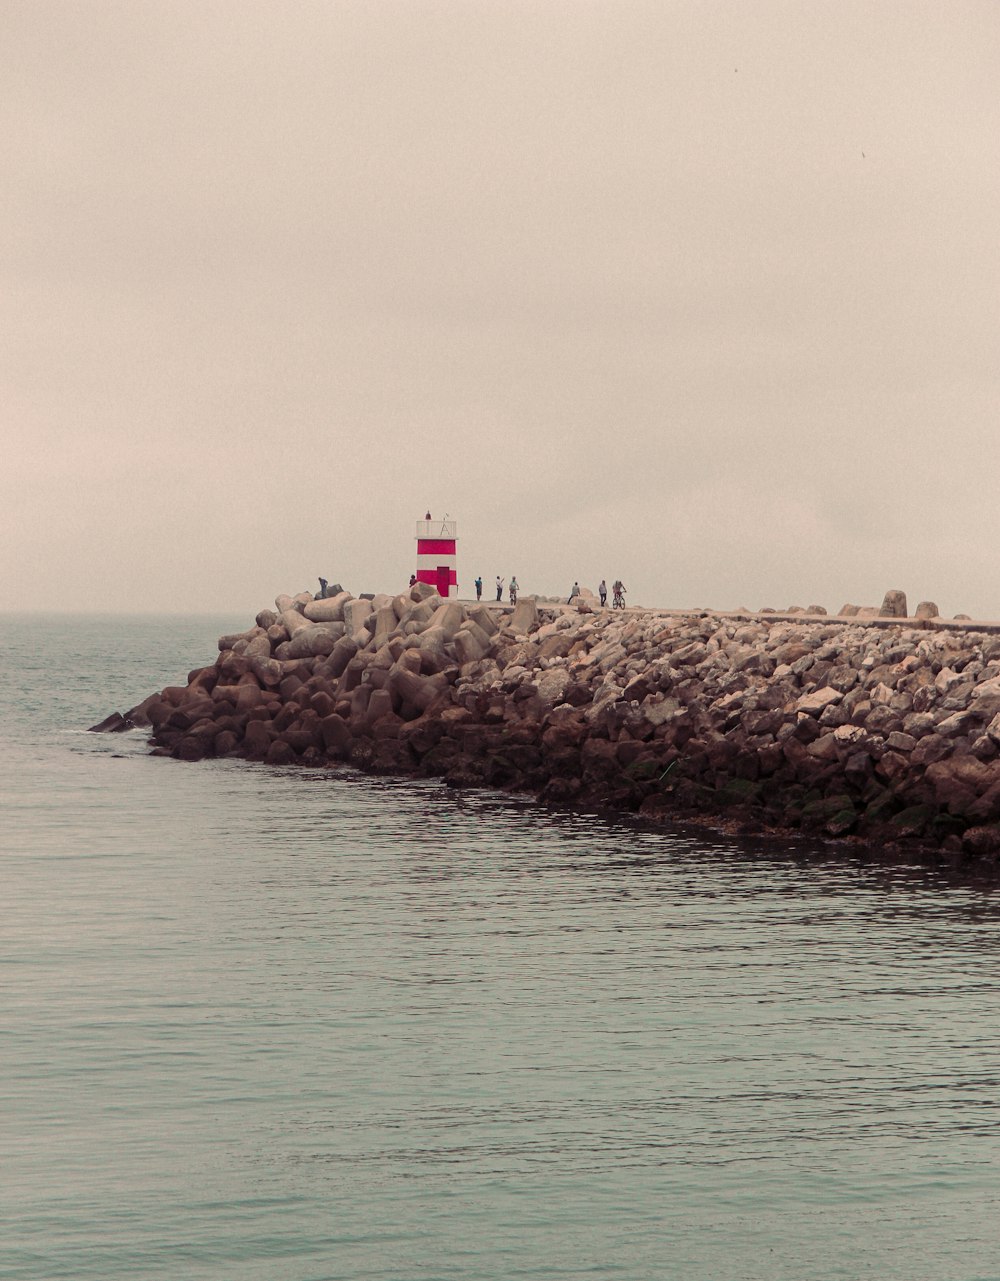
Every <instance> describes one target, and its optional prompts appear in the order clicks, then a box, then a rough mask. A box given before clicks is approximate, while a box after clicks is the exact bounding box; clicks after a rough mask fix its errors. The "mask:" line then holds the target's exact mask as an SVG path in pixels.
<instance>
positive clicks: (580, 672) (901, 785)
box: [94, 584, 1000, 863]
mask: <svg viewBox="0 0 1000 1281" xmlns="http://www.w3.org/2000/svg"><path fill="white" fill-rule="evenodd" d="M898 595H900V596H901V595H902V593H898ZM896 596H897V594H896V593H888V594H887V597H886V602H885V603H884V604H883V607H882V615H883V616H881V617H873V616H872V615H874V614H875V613H876V611H874V610H871V611H869V610H867V609H866V610H864V611H859V612H858V613H853V612H852V613H847V612H845V611H847V610H848V609H850V610H852V611H853V610H854V609H855V607H853V606H850V607H848V606H845V608H844V610H842V611H841V614H840V616H838V617H837V618H828V619H819V620H817V619H816V618H815V617H809V616H797V615H793V614H786V615H780V614H774V613H768V614H766V615H765V614H757V615H749V616H748V615H745V614H744V615H742V616H740V615H721V614H714V613H708V612H704V613H689V614H676V613H660V612H654V611H631V612H628V613H626V614H621V613H612V612H611V611H609V610H600V609H599V608H598V609H597V610H594V609H593V608H592V606H591V603H590V602H588V601H585V602H583V604H584V605H585V608H584V610H583V611H582V612H581V610H580V609H579V608H578V607H577V604H578V603H577V602H574V604H573V605H572V606H569V607H567V606H565V605H560V606H546V605H544V604H540V602H539V601H538V600H536V599H532V598H522V599H521V600H520V601H519V602H518V604H517V606H516V607H515V608H514V609H513V610H509V609H507V608H506V607H499V606H493V605H491V606H487V605H485V604H480V605H464V604H462V603H461V602H458V601H455V600H441V599H440V598H439V597H438V596H436V595H435V594H434V593H433V589H431V588H428V587H427V586H426V585H425V584H417V585H416V586H415V587H414V588H413V589H412V591H410V592H407V593H405V594H402V595H398V596H388V595H376V596H373V597H369V598H364V599H355V598H353V597H351V596H350V594H349V593H347V592H344V591H340V592H338V593H337V595H336V596H333V597H330V598H327V599H322V600H312V598H310V597H309V596H308V594H307V593H303V594H302V595H301V596H299V597H294V598H292V597H288V596H279V597H278V598H277V600H276V602H275V606H276V608H275V610H273V611H272V610H265V611H262V612H261V613H260V614H259V615H258V616H257V619H256V622H255V625H254V626H253V627H251V628H249V629H248V630H247V631H245V632H242V633H239V634H236V635H231V636H223V637H221V638H220V640H219V655H218V658H217V659H216V660H215V661H214V662H212V663H210V664H209V665H207V666H205V667H202V668H199V669H197V670H195V671H193V672H191V673H190V674H189V676H188V679H187V682H186V683H185V684H184V685H179V686H174V687H169V688H167V689H164V690H162V691H161V692H159V693H157V694H154V695H152V696H151V697H149V698H147V699H146V700H145V701H144V702H143V703H141V704H139V706H138V707H135V708H132V709H131V711H129V712H127V713H126V714H125V715H124V717H122V716H119V715H118V714H117V713H116V714H114V715H113V716H112V717H109V718H108V719H107V721H105V722H102V723H101V725H100V726H95V727H94V728H95V729H98V730H105V731H115V730H121V729H125V728H129V727H136V726H138V727H149V728H150V729H151V732H152V740H151V741H152V743H153V744H154V751H155V752H157V753H159V754H162V755H170V756H174V757H177V758H179V759H181V760H186V761H194V760H198V759H201V758H203V757H206V756H218V757H242V758H246V759H250V760H262V761H266V762H268V763H270V764H273V765H292V764H301V765H312V766H320V765H325V764H328V763H330V762H349V763H350V764H352V765H355V766H358V767H360V768H363V769H367V770H374V771H380V772H388V773H401V774H419V775H428V776H430V775H436V776H441V777H443V778H444V779H445V780H446V781H447V782H448V783H450V784H452V785H455V786H462V785H483V786H490V787H502V788H513V789H519V790H526V791H529V792H531V793H533V794H535V795H536V796H538V797H540V798H541V799H542V800H544V801H550V802H558V803H572V804H575V805H578V806H585V807H608V808H612V809H616V810H625V811H630V812H634V813H638V814H639V815H641V816H645V817H647V818H649V819H651V820H658V819H666V820H678V819H711V820H712V821H715V822H728V823H730V824H735V825H736V826H738V827H739V828H740V829H741V830H747V831H753V830H758V831H768V830H770V831H781V832H785V831H790V830H797V831H802V832H807V833H812V834H816V835H819V836H822V837H825V838H842V839H851V840H854V841H857V842H867V843H869V844H872V845H876V844H877V845H880V846H881V845H885V844H887V843H889V844H896V843H900V842H902V843H904V844H914V845H918V846H920V847H921V848H923V849H934V850H937V851H941V852H943V853H944V854H946V855H949V856H952V857H955V858H958V857H968V858H975V859H977V860H986V861H988V862H991V863H992V862H994V861H995V860H996V857H997V853H998V851H1000V636H997V635H994V634H992V633H991V631H990V630H989V629H988V628H987V627H984V628H983V629H981V630H976V628H975V625H972V624H969V625H964V624H961V623H959V624H955V623H951V624H947V623H945V622H943V621H942V620H940V619H938V618H934V617H925V618H923V619H920V620H908V619H903V620H899V619H897V618H896V617H894V616H892V615H886V614H885V611H886V608H887V606H891V608H898V607H899V602H898V600H896V599H892V600H891V601H890V597H892V598H895V597H896ZM811 610H813V611H814V613H815V610H816V607H811Z"/></svg>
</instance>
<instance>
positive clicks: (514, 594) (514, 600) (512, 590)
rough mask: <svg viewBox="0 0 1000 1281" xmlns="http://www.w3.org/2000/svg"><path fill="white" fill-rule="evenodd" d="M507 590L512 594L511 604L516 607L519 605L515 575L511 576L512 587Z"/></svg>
mask: <svg viewBox="0 0 1000 1281" xmlns="http://www.w3.org/2000/svg"><path fill="white" fill-rule="evenodd" d="M507 590H508V591H509V592H510V603H511V604H512V605H516V604H517V579H516V578H515V577H514V575H513V574H512V575H511V578H510V587H509V588H508V589H507Z"/></svg>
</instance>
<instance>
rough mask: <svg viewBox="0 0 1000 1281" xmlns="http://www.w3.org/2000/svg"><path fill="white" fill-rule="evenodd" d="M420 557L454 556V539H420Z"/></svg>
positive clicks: (418, 542) (418, 549)
mask: <svg viewBox="0 0 1000 1281" xmlns="http://www.w3.org/2000/svg"><path fill="white" fill-rule="evenodd" d="M417 555H418V556H454V555H455V539H454V538H418V539H417Z"/></svg>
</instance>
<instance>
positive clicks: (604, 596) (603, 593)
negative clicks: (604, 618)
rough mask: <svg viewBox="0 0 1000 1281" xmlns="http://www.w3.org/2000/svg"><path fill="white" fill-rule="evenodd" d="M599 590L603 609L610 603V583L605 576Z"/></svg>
mask: <svg viewBox="0 0 1000 1281" xmlns="http://www.w3.org/2000/svg"><path fill="white" fill-rule="evenodd" d="M597 591H598V594H599V595H600V598H601V609H603V608H604V606H605V605H606V604H607V603H608V585H607V583H606V582H605V581H604V579H603V578H602V579H601V585H600V587H598V589H597Z"/></svg>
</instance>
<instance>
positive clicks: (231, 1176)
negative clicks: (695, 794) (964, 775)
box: [0, 613, 1000, 1281]
mask: <svg viewBox="0 0 1000 1281" xmlns="http://www.w3.org/2000/svg"><path fill="white" fill-rule="evenodd" d="M246 625H247V620H246V619H242V618H232V617H220V618H207V617H135V618H125V617H68V616H64V617H59V616H25V615H20V614H17V615H15V614H13V613H11V614H8V615H7V617H6V618H5V620H4V622H3V624H2V631H3V655H4V669H5V670H4V676H3V680H2V682H0V700H2V705H0V824H2V827H0V908H2V915H0V1002H2V1005H0V1277H2V1278H10V1279H16V1281H52V1279H54V1278H73V1279H74V1281H89V1279H91V1278H93V1279H94V1281H126V1279H127V1281H137V1279H141V1278H170V1279H171V1281H174V1279H178V1281H229V1279H230V1278H232V1279H233V1281H237V1279H238V1281H362V1279H363V1281H390V1279H391V1281H446V1279H455V1281H508V1279H512V1278H526V1279H530V1281H555V1279H556V1278H560V1279H561V1278H573V1279H579V1281H585V1279H587V1278H623V1279H628V1281H645V1279H647V1278H669V1279H673V1278H678V1279H682V1278H683V1279H684V1281H764V1279H765V1278H766V1279H767V1281H775V1279H778V1281H782V1279H785V1278H787V1279H788V1281H804V1279H812V1278H816V1279H823V1281H830V1279H833V1278H844V1279H845V1281H857V1279H858V1278H865V1277H872V1278H880V1279H882V1281H887V1279H893V1278H899V1279H900V1281H975V1279H986V1278H998V1277H1000V1162H998V1158H1000V1044H998V1042H1000V930H998V926H1000V899H998V896H997V893H996V892H995V891H994V890H993V889H992V888H991V887H990V886H989V885H987V884H980V883H976V882H973V881H968V880H963V879H961V877H954V876H951V877H949V876H947V875H945V874H944V873H942V872H938V871H934V870H931V869H928V868H923V867H919V866H913V867H908V866H903V865H898V864H897V865H888V864H881V863H879V862H877V861H873V860H871V859H864V858H861V857H859V856H858V855H857V853H856V852H852V851H850V850H847V849H841V850H836V849H833V850H831V849H829V848H823V847H818V846H810V845H807V844H796V843H791V842H790V843H787V844H773V843H772V844H767V845H765V844H760V843H751V842H747V841H740V840H736V839H730V838H728V837H725V836H719V837H715V836H711V835H707V834H704V833H692V832H691V831H688V830H684V829H678V830H671V829H654V828H651V827H644V826H641V825H639V824H637V823H634V822H631V821H627V820H625V819H622V820H616V819H614V818H606V817H600V816H595V815H590V814H578V813H572V812H569V811H558V810H549V809H545V808H542V807H540V806H538V805H535V804H533V803H531V802H529V801H528V800H526V799H524V798H519V797H516V796H510V795H504V794H499V793H491V792H487V791H456V790H451V789H449V788H448V787H446V786H444V785H443V784H441V783H439V782H437V781H407V780H398V779H385V778H374V777H366V776H364V775H362V774H358V773H355V772H353V771H351V770H350V769H348V768H342V769H336V770H334V769H312V770H296V769H273V768H266V767H264V766H260V765H253V764H247V763H243V762H237V761H202V762H199V763H196V764H190V763H182V762H178V761H174V760H171V759H167V758H162V757H154V756H151V755H150V754H149V746H148V743H147V741H146V738H145V736H144V735H143V734H142V733H140V732H132V733H128V734H124V735H97V734H90V733H88V732H87V728H88V726H90V725H92V724H93V723H95V722H97V721H99V720H101V719H102V718H103V717H105V716H106V715H107V714H108V713H110V712H112V711H116V710H117V711H124V710H126V709H127V708H128V707H130V706H132V705H133V704H135V703H137V702H138V701H139V700H140V699H141V698H143V697H145V696H146V695H147V694H148V693H151V692H152V691H154V690H156V689H159V688H161V687H163V686H164V685H167V684H176V683H178V682H179V681H180V682H183V681H184V680H185V679H186V674H187V672H188V671H189V669H191V668H195V667H200V666H203V665H204V664H206V663H207V662H210V661H212V659H213V656H214V655H215V654H216V653H217V646H216V640H217V637H218V636H219V635H220V634H222V633H224V632H230V631H234V630H241V629H242V628H243V627H245V626H246Z"/></svg>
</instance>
